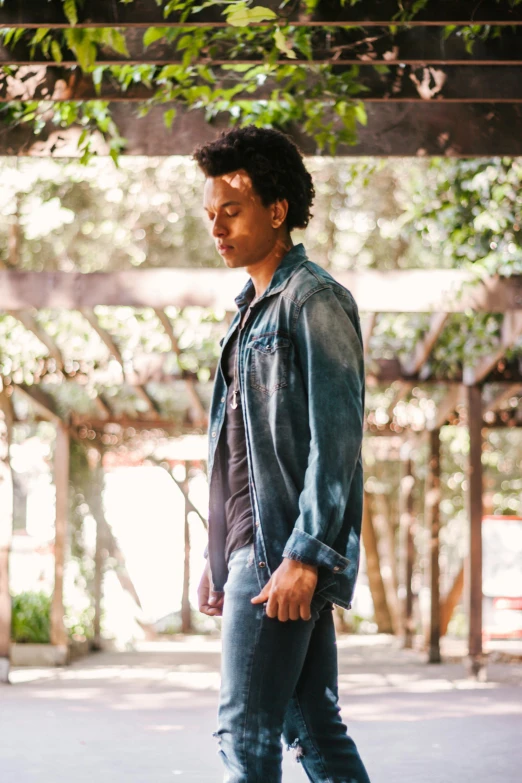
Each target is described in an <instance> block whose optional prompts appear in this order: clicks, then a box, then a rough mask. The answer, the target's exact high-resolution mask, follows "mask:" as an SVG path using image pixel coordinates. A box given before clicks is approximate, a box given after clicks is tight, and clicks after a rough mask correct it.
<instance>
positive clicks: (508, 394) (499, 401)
mask: <svg viewBox="0 0 522 783" xmlns="http://www.w3.org/2000/svg"><path fill="white" fill-rule="evenodd" d="M521 395H522V386H520V384H519V383H510V384H508V385H507V386H506V387H505V388H504V389H501V391H499V392H498V393H497V394H496V395H495V396H494V397H492V398H491V399H490V400H489V401H488V402H484V403H483V410H484V413H485V414H486V413H489V412H491V413H494V412H495V411H498V410H499V408H501V407H502V406H503V405H504V403H506V402H508V400H510V399H511V398H512V397H518V398H519V400H520V396H521Z"/></svg>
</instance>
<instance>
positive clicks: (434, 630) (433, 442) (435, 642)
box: [426, 428, 441, 663]
mask: <svg viewBox="0 0 522 783" xmlns="http://www.w3.org/2000/svg"><path fill="white" fill-rule="evenodd" d="M428 481H429V484H428V493H427V496H426V512H427V514H426V515H427V517H428V520H429V523H430V601H431V606H430V642H429V649H428V663H440V662H441V657H440V571H439V548H440V544H439V531H440V429H438V428H437V429H434V430H431V432H430V457H429V464H428Z"/></svg>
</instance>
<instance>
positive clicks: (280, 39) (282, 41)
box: [274, 27, 297, 60]
mask: <svg viewBox="0 0 522 783" xmlns="http://www.w3.org/2000/svg"><path fill="white" fill-rule="evenodd" d="M274 41H275V45H276V46H277V48H278V49H279V51H280V52H283V54H286V56H287V57H289V58H290V59H292V60H295V58H296V56H297V55H296V53H295V52H294V50H293V49H292V48H291V47H290V45H289V43H288V40H287V39H286V36H285V35H284V33H283V31H282V30H281V28H280V27H278V28H277V30H276V31H275V33H274Z"/></svg>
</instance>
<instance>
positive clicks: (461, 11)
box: [0, 0, 522, 28]
mask: <svg viewBox="0 0 522 783" xmlns="http://www.w3.org/2000/svg"><path fill="white" fill-rule="evenodd" d="M253 5H254V6H256V5H261V6H262V7H265V8H271V9H273V10H274V11H276V12H277V11H278V10H279V8H280V0H260V2H258V0H256V1H255V2H254V3H253ZM221 10H222V9H221V6H220V5H216V6H212V5H211V6H209V7H207V8H204V10H203V11H200V12H199V13H193V14H191V15H190V16H189V17H188V18H187V19H186V20H184V19H183V20H182V17H181V15H180V12H174V13H171V14H169V16H168V17H167V18H166V19H165V17H164V13H163V8H162V7H161V6H159V5H158V3H157V2H156V0H135V2H133V3H131V4H127V3H106V2H104V0H89V3H86V4H85V5H84V6H83V7H78V23H77V27H80V28H81V27H150V26H162V27H179V26H187V25H188V24H190V26H205V25H212V26H213V27H224V26H226V25H227V23H226V22H225V21H224V17H223V16H222V13H221ZM285 12H286V13H284V19H285V20H286V19H288V20H289V21H290V22H291V23H292V25H294V26H305V27H306V26H316V25H317V26H325V25H343V26H344V25H354V24H363V25H364V26H365V27H370V26H382V25H390V26H396V25H397V24H398V23H399V22H400V21H401V20H400V19H399V18H398V14H397V2H396V0H373V2H371V3H357V4H356V5H353V6H352V5H351V4H349V3H344V4H342V5H341V3H339V2H337V1H336V0H321V2H319V4H318V5H317V7H316V8H315V10H314V12H313V13H312V14H310V13H307V12H306V10H305V8H304V4H303V3H295V4H294V5H293V7H292V8H291V10H290V12H288V10H287V9H286V8H285ZM265 24H267V23H265ZM268 24H273V23H272V22H270V23H268ZM408 24H409V25H412V26H413V25H415V26H419V25H420V26H427V25H438V26H441V25H443V26H445V25H448V24H455V25H459V26H462V25H470V24H478V25H484V24H490V25H509V24H515V25H516V24H522V13H521V9H520V7H519V6H514V7H511V5H510V4H508V3H498V2H495V0H482V2H481V3H478V4H477V3H476V0H457V1H456V0H438V2H437V3H428V4H427V6H426V7H425V8H422V9H420V10H419V11H418V12H417V13H416V14H415V15H414V17H413V19H411V20H408ZM69 26H70V22H69V20H68V19H67V17H66V16H65V14H64V11H63V7H62V6H61V4H58V3H41V2H39V0H11V2H8V3H6V4H5V5H3V6H2V7H1V8H0V27H24V28H33V27H55V28H61V27H69Z"/></svg>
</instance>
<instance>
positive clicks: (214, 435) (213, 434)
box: [212, 430, 216, 438]
mask: <svg viewBox="0 0 522 783" xmlns="http://www.w3.org/2000/svg"><path fill="white" fill-rule="evenodd" d="M212 437H213V438H215V437H216V432H215V430H214V432H213V433H212Z"/></svg>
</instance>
